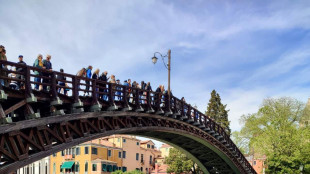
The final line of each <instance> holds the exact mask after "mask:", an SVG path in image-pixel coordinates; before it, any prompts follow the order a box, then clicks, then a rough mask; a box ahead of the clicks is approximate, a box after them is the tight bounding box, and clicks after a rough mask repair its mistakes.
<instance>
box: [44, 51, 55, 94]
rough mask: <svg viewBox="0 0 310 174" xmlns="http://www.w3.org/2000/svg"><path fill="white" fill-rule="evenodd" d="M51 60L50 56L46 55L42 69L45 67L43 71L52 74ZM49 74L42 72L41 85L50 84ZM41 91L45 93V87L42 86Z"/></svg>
mask: <svg viewBox="0 0 310 174" xmlns="http://www.w3.org/2000/svg"><path fill="white" fill-rule="evenodd" d="M51 58H52V56H51V55H49V54H48V55H46V59H44V60H43V67H45V68H44V69H46V70H48V71H50V72H52V70H53V68H52V62H51ZM50 72H43V73H42V75H43V80H42V83H46V84H49V83H50V79H49V78H51V74H50ZM44 77H45V78H44ZM43 90H44V91H47V85H44V84H43Z"/></svg>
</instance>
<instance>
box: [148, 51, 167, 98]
mask: <svg viewBox="0 0 310 174" xmlns="http://www.w3.org/2000/svg"><path fill="white" fill-rule="evenodd" d="M156 54H159V55H160V57H161V58H162V60H163V63H164V65H165V67H166V68H167V69H168V102H169V104H170V69H171V64H170V63H171V50H170V49H169V50H168V53H167V55H164V56H163V55H162V54H161V53H160V52H155V53H154V56H153V57H152V62H153V63H154V64H155V63H156V62H157V60H158V58H157V57H156ZM165 57H168V64H167V65H166V63H165V61H164V58H165Z"/></svg>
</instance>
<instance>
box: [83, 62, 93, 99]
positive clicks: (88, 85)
mask: <svg viewBox="0 0 310 174" xmlns="http://www.w3.org/2000/svg"><path fill="white" fill-rule="evenodd" d="M92 69H93V67H92V66H91V65H89V66H88V68H87V69H86V78H88V79H91V77H92V73H91V70H92ZM85 83H86V88H85V90H86V91H84V96H85V94H86V95H89V87H90V81H89V80H86V81H85Z"/></svg>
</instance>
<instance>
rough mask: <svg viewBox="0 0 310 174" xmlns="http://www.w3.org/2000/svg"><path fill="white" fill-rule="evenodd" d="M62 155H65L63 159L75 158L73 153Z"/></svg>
mask: <svg viewBox="0 0 310 174" xmlns="http://www.w3.org/2000/svg"><path fill="white" fill-rule="evenodd" d="M64 157H65V160H72V159H74V158H75V155H74V154H73V155H65V156H64Z"/></svg>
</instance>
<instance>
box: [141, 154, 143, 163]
mask: <svg viewBox="0 0 310 174" xmlns="http://www.w3.org/2000/svg"><path fill="white" fill-rule="evenodd" d="M142 162H143V154H141V163H142Z"/></svg>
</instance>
